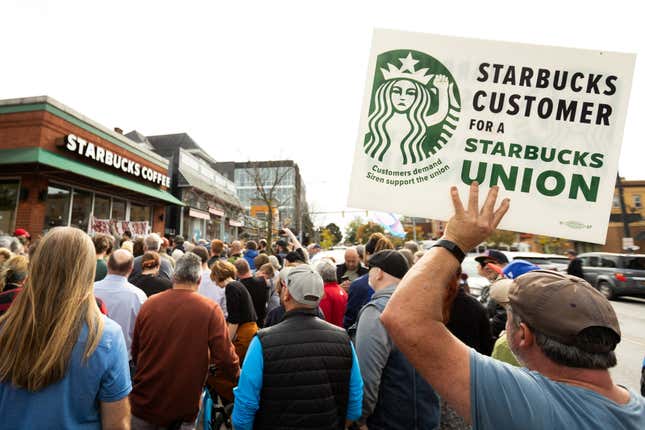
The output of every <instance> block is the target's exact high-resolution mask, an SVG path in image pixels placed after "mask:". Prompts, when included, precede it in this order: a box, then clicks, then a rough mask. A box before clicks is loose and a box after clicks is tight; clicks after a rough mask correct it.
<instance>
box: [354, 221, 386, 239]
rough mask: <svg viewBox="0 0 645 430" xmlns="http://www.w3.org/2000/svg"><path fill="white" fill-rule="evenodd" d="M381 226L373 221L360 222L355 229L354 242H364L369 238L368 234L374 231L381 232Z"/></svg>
mask: <svg viewBox="0 0 645 430" xmlns="http://www.w3.org/2000/svg"><path fill="white" fill-rule="evenodd" d="M383 232H384V230H383V227H381V226H380V225H379V224H377V223H375V222H372V221H370V222H368V223H367V224H362V225H360V226H359V227H358V229H357V230H356V242H357V243H365V242H367V241H368V240H369V238H370V236H371V235H372V234H374V233H383Z"/></svg>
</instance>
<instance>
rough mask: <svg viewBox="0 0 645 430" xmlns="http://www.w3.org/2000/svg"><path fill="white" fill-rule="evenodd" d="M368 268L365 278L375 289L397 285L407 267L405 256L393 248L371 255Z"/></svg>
mask: <svg viewBox="0 0 645 430" xmlns="http://www.w3.org/2000/svg"><path fill="white" fill-rule="evenodd" d="M368 268H369V272H368V274H367V275H368V278H367V280H368V283H369V285H370V287H372V289H374V290H375V291H378V290H380V289H383V288H386V287H389V286H391V285H398V283H399V282H401V279H403V277H404V276H405V274H406V273H407V272H408V269H409V267H408V261H407V260H406V259H405V257H404V256H403V255H401V253H400V252H398V251H395V250H393V249H385V250H383V251H379V252H377V253H375V254H374V255H372V257H371V258H370V262H369V265H368Z"/></svg>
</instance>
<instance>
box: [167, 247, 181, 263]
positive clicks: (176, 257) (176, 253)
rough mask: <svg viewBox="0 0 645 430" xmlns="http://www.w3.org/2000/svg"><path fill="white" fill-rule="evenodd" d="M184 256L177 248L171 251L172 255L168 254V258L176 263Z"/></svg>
mask: <svg viewBox="0 0 645 430" xmlns="http://www.w3.org/2000/svg"><path fill="white" fill-rule="evenodd" d="M183 255H184V251H182V250H181V249H179V248H176V249H173V251H172V254H170V257H171V258H172V259H173V260H175V261H177V260H179V259H180V258H181V257H182V256H183Z"/></svg>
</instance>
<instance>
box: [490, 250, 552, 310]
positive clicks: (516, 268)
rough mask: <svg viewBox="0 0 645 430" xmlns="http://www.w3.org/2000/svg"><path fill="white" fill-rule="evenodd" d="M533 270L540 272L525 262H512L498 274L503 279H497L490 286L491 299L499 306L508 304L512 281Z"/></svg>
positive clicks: (534, 266)
mask: <svg viewBox="0 0 645 430" xmlns="http://www.w3.org/2000/svg"><path fill="white" fill-rule="evenodd" d="M488 265H489V266H493V264H491V263H488ZM533 270H540V268H539V267H538V266H536V265H535V264H533V263H529V262H528V261H525V260H513V261H512V262H510V263H509V264H508V265H507V266H506V267H504V268H503V269H501V271H500V272H499V273H500V274H501V275H503V276H504V278H502V279H498V280H497V281H495V282H493V285H491V286H490V297H491V299H493V300H495V301H496V302H497V303H499V304H500V305H505V304H508V303H510V302H509V300H508V290H509V289H510V288H511V285H513V281H512V280H513V279H515V278H517V277H518V276H522V275H524V274H525V273H528V272H531V271H533Z"/></svg>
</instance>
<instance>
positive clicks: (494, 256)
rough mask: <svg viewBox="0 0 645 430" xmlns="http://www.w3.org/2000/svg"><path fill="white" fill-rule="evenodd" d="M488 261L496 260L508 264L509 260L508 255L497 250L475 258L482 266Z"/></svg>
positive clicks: (487, 251) (489, 250)
mask: <svg viewBox="0 0 645 430" xmlns="http://www.w3.org/2000/svg"><path fill="white" fill-rule="evenodd" d="M486 260H495V261H497V262H498V263H503V264H506V263H508V258H506V255H505V254H504V253H503V252H502V251H498V250H496V249H487V250H486V252H484V253H483V254H482V255H480V256H478V257H475V261H477V262H478V263H479V264H482V263H483V262H485V261H486Z"/></svg>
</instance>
